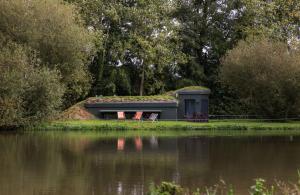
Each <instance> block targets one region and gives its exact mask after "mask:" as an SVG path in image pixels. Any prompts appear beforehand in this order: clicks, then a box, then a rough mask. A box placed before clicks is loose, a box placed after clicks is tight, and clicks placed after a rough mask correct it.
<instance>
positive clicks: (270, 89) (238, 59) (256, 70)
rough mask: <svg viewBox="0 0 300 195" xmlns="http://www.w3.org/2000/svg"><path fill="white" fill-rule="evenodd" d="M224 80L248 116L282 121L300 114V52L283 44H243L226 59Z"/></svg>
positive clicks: (246, 42)
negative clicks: (241, 103)
mask: <svg viewBox="0 0 300 195" xmlns="http://www.w3.org/2000/svg"><path fill="white" fill-rule="evenodd" d="M222 65H223V66H222V70H221V78H222V81H223V83H224V84H226V85H228V86H229V87H230V88H232V89H233V90H234V91H235V92H236V93H237V95H238V97H239V98H240V99H241V100H242V102H243V103H244V104H245V105H246V106H247V107H248V108H249V113H252V114H257V115H262V116H265V117H271V118H279V117H288V116H290V115H296V114H299V111H300V110H299V106H300V52H299V50H291V49H290V50H289V49H288V45H287V44H286V43H284V42H275V41H270V40H265V39H263V40H260V39H258V40H251V41H241V42H239V44H238V45H237V47H235V48H234V49H232V50H230V51H229V52H228V53H227V54H226V56H225V57H224V59H223V62H222Z"/></svg>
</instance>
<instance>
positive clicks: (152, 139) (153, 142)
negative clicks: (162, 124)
mask: <svg viewBox="0 0 300 195" xmlns="http://www.w3.org/2000/svg"><path fill="white" fill-rule="evenodd" d="M149 142H150V146H151V148H158V140H157V138H156V137H154V136H151V137H150V139H149Z"/></svg>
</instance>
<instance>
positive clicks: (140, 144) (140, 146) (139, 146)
mask: <svg viewBox="0 0 300 195" xmlns="http://www.w3.org/2000/svg"><path fill="white" fill-rule="evenodd" d="M125 143H126V140H125V138H118V141H117V149H118V150H119V151H123V150H124V149H125ZM134 144H135V149H136V150H138V151H141V150H142V149H143V140H142V138H140V137H136V138H134Z"/></svg>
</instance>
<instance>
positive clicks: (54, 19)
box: [0, 0, 94, 106]
mask: <svg viewBox="0 0 300 195" xmlns="http://www.w3.org/2000/svg"><path fill="white" fill-rule="evenodd" d="M0 32H1V36H3V37H6V38H7V39H10V40H12V41H14V42H15V43H18V44H21V45H24V46H26V47H30V48H31V49H32V50H34V51H35V52H36V55H37V57H38V58H39V59H40V60H41V61H42V63H41V64H43V65H44V66H45V67H48V68H49V69H51V70H58V71H59V72H60V74H61V76H62V77H61V81H62V83H63V84H64V85H65V86H66V87H67V88H66V92H65V95H64V99H65V105H66V106H68V105H71V104H72V103H74V102H75V101H77V100H78V99H80V98H83V97H85V95H86V94H87V92H88V91H89V88H90V75H89V73H88V69H87V66H86V64H87V62H88V59H89V57H90V55H91V54H92V52H93V41H94V34H93V33H91V32H89V31H88V30H87V29H86V28H85V26H84V25H83V23H82V21H81V19H80V16H79V15H78V13H77V11H76V8H75V7H74V6H73V5H71V4H68V3H64V2H63V1H61V0H31V1H25V0H3V1H0Z"/></svg>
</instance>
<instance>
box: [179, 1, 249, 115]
mask: <svg viewBox="0 0 300 195" xmlns="http://www.w3.org/2000/svg"><path fill="white" fill-rule="evenodd" d="M177 7H178V8H177V10H176V12H175V15H174V16H175V17H176V19H177V20H178V21H179V23H180V24H181V27H182V28H181V30H180V35H179V36H180V37H181V38H182V44H183V50H182V52H183V53H184V54H186V55H187V56H188V60H187V63H181V64H179V68H178V71H177V72H178V75H179V77H178V79H176V80H175V81H176V82H173V83H176V86H173V87H174V88H180V87H184V86H189V85H205V86H207V87H209V88H211V89H212V94H211V107H210V109H211V111H212V112H214V113H223V114H224V112H226V113H228V112H229V111H230V110H231V108H228V106H227V105H229V104H230V101H231V100H232V94H230V93H228V90H226V89H224V88H223V86H222V85H221V84H220V83H219V81H218V80H219V79H218V77H219V75H218V74H219V68H220V58H221V57H222V56H223V55H225V53H226V52H227V51H228V50H229V49H232V48H233V47H234V46H235V44H236V43H237V42H238V41H239V40H240V39H242V38H243V37H244V34H243V31H242V30H241V28H240V27H241V24H243V22H244V21H245V19H246V18H244V4H243V2H242V1H239V0H225V1H217V0H212V1H198V0H189V1H186V0H178V1H177ZM224 102H225V103H224ZM230 107H232V106H230Z"/></svg>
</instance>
